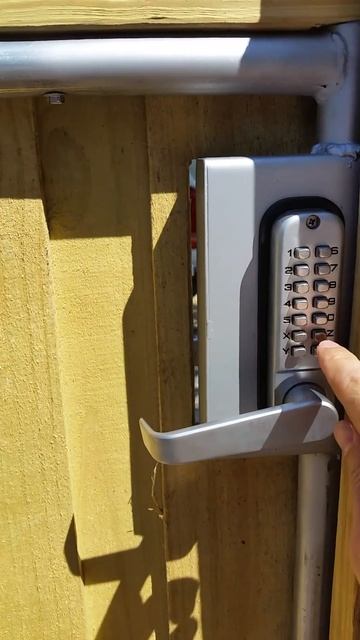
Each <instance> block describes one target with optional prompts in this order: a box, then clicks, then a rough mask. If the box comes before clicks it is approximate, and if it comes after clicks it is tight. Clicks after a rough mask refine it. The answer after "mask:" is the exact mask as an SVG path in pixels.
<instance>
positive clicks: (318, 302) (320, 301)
mask: <svg viewBox="0 0 360 640" xmlns="http://www.w3.org/2000/svg"><path fill="white" fill-rule="evenodd" d="M328 306H329V301H328V299H327V298H326V297H325V296H317V297H316V298H314V299H313V307H315V309H327V308H328Z"/></svg>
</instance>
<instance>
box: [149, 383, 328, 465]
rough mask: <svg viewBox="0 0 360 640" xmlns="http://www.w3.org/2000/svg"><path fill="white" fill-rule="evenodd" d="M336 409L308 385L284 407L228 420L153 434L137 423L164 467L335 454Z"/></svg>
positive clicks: (295, 392)
mask: <svg viewBox="0 0 360 640" xmlns="http://www.w3.org/2000/svg"><path fill="white" fill-rule="evenodd" d="M338 419H339V417H338V413H337V411H336V409H335V407H334V405H333V404H332V403H331V402H330V400H328V399H327V398H326V397H325V396H324V395H322V393H320V392H319V391H318V390H316V389H315V388H314V387H311V386H310V385H307V384H299V385H297V386H296V387H294V388H293V389H291V390H290V391H289V392H288V393H287V395H286V397H285V403H284V404H281V405H278V406H275V407H270V408H269V409H261V410H259V411H251V412H250V413H244V414H242V415H239V416H236V417H234V418H230V419H228V420H222V421H215V422H207V423H204V424H199V425H194V426H192V427H185V428H183V429H176V430H174V431H167V432H159V431H154V429H152V427H150V425H148V424H147V423H146V422H145V420H143V419H142V418H141V419H140V429H141V433H142V437H143V441H144V444H145V446H146V448H147V450H148V451H149V453H150V454H151V455H152V457H153V458H155V460H157V461H158V462H162V463H163V464H184V463H187V462H196V461H199V460H212V459H214V458H226V457H228V456H237V457H243V458H249V457H251V456H271V455H302V454H304V453H334V452H335V451H336V445H335V441H334V438H333V436H332V432H333V429H334V426H335V423H336V422H337V421H338Z"/></svg>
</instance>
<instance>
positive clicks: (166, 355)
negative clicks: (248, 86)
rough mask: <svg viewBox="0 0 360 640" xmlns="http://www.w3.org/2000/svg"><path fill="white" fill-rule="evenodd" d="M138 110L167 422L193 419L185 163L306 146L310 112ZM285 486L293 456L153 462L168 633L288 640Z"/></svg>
mask: <svg viewBox="0 0 360 640" xmlns="http://www.w3.org/2000/svg"><path fill="white" fill-rule="evenodd" d="M146 105H147V108H146V113H147V128H148V144H149V173H150V187H151V201H152V229H153V245H154V278H155V300H156V317H157V330H158V345H159V376H160V398H161V415H162V427H163V429H168V428H170V427H177V426H185V425H189V424H191V422H192V409H191V366H190V351H191V345H190V313H189V309H190V292H189V273H190V267H189V228H188V203H187V171H188V164H189V162H190V160H191V159H192V158H194V157H202V156H212V155H222V156H226V155H235V154H240V155H241V154H264V155H268V154H274V153H275V154H276V153H278V154H284V153H300V152H307V151H308V150H309V149H310V147H311V144H312V142H313V140H314V136H315V109H314V107H313V104H312V102H311V101H308V100H305V99H299V98H276V99H275V98H259V97H247V98H245V97H229V98H225V97H221V98H218V97H212V98H210V97H201V98H197V97H192V98H190V97H182V98H156V97H153V98H147V99H146ZM229 233H231V230H229ZM296 484H297V462H296V460H295V459H288V458H283V459H276V460H260V461H258V460H231V461H220V462H214V463H209V464H206V463H201V464H194V465H189V466H186V467H178V468H176V467H175V468H165V469H164V507H165V531H166V550H167V561H168V563H167V575H168V583H169V616H170V620H171V624H172V627H171V628H172V630H173V636H172V637H174V638H186V637H190V638H193V637H194V638H198V639H199V640H200V639H202V638H206V640H219V638H236V639H237V640H249V639H251V640H263V639H264V633H265V635H266V639H267V640H278V639H279V638H284V639H286V638H289V637H290V636H291V631H290V627H291V616H292V579H293V564H294V543H295V521H296V516H295V514H296ZM264 630H266V631H264Z"/></svg>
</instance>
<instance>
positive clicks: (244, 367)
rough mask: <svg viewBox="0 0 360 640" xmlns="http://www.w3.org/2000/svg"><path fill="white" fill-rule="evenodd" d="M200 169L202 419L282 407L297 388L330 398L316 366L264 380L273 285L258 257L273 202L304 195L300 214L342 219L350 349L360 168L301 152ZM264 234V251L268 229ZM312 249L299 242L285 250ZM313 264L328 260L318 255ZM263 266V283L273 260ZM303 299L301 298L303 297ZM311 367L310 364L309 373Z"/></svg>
mask: <svg viewBox="0 0 360 640" xmlns="http://www.w3.org/2000/svg"><path fill="white" fill-rule="evenodd" d="M196 164H197V179H196V211H197V245H198V261H197V269H198V305H199V306H198V335H199V378H200V379H199V392H200V393H199V395H200V420H201V421H202V422H205V421H208V420H218V419H222V418H226V417H227V416H229V415H236V414H237V413H240V414H241V413H245V412H249V411H255V410H256V409H258V408H262V407H266V406H272V405H274V404H281V403H282V402H283V399H284V396H285V394H286V392H287V391H288V390H289V388H291V387H292V386H294V385H295V384H298V383H303V382H309V383H312V384H315V385H318V386H320V387H322V388H323V389H324V390H325V391H326V387H324V379H323V377H322V375H321V372H320V371H319V370H318V369H317V368H313V369H311V368H310V369H307V368H296V367H295V368H293V369H291V370H289V371H286V370H285V371H284V372H282V371H281V367H277V365H276V367H275V366H274V367H273V369H272V370H273V371H276V372H277V371H278V370H279V371H280V373H279V374H277V375H276V376H274V377H273V378H271V376H269V375H268V373H269V354H271V353H272V351H273V350H274V348H272V347H271V345H269V330H270V329H269V327H270V325H271V322H272V313H271V311H270V310H269V304H268V302H269V293H270V292H269V287H268V285H267V284H264V281H261V280H260V281H259V271H261V266H262V259H263V256H262V253H263V251H262V247H261V246H260V231H261V230H260V225H261V223H262V220H263V219H264V218H266V213H267V212H268V211H269V210H270V209H271V208H272V207H273V205H274V204H275V203H279V202H280V201H285V200H287V199H291V200H292V201H295V200H299V199H301V198H304V199H306V200H307V201H308V204H307V206H306V209H310V208H312V207H316V208H317V209H321V210H322V211H323V213H324V214H326V211H329V212H330V215H331V214H332V211H333V210H338V211H339V212H340V213H341V216H342V218H343V225H344V230H343V238H344V251H343V255H342V278H341V279H342V294H343V295H342V302H341V305H340V306H339V305H337V327H338V340H339V341H340V342H342V344H345V345H346V344H347V341H348V334H349V325H350V318H351V303H352V288H353V273H354V261H355V246H356V224H357V208H358V171H359V169H358V166H357V165H358V163H357V162H356V161H353V160H351V159H349V158H341V157H335V156H325V155H324V156H311V155H307V156H288V157H269V158H257V157H255V158H248V157H243V158H241V157H239V158H207V159H203V160H198V161H197V163H196ZM319 203H320V204H319ZM327 203H329V206H325V205H326V204H327ZM330 204H332V205H333V207H331V206H330ZM301 206H302V205H301ZM295 208H299V207H297V206H295V205H292V206H291V207H287V210H288V211H289V209H295ZM284 211H285V210H284V209H283V211H282V212H283V213H284ZM273 223H274V220H272V222H271V224H273ZM320 228H321V227H320ZM331 228H333V227H331ZM331 233H332V231H331ZM337 233H338V232H337ZM265 236H266V237H265V242H266V244H267V245H268V246H269V245H270V236H271V226H269V228H268V233H266V234H265ZM309 242H310V240H308V239H307V238H305V237H301V238H299V241H297V240H295V241H293V242H292V247H290V246H289V247H288V248H295V247H297V246H302V245H303V244H305V245H306V243H309ZM337 242H338V236H336V241H335V237H334V238H330V237H329V235H328V234H324V235H321V238H320V236H319V240H318V244H319V245H329V244H330V245H331V246H332V245H335V244H337ZM310 244H311V246H312V242H311V243H310ZM315 244H316V243H315ZM306 246H307V245H306ZM299 262H300V263H301V262H303V261H302V260H300V261H299ZM319 262H327V259H320V258H319ZM266 265H267V266H266V270H267V273H266V275H267V282H268V278H269V269H270V259H269V256H268V259H267V262H266ZM311 267H312V268H313V262H312V263H311ZM314 278H315V274H313V275H312V280H313V279H314ZM298 279H299V280H302V279H303V278H302V277H301V276H299V278H298ZM318 279H322V276H320V275H319V277H318ZM325 279H327V276H325ZM311 283H312V281H311ZM320 295H322V292H321V291H319V296H320ZM299 297H303V295H302V294H301V291H300V292H299ZM265 298H267V300H266V305H265V304H264V305H263V304H262V303H263V300H265ZM317 311H318V312H319V313H320V312H321V313H322V312H323V311H322V310H321V309H318V310H317ZM297 313H299V314H301V313H302V311H301V310H299V311H297ZM329 313H330V312H329ZM321 327H322V325H320V326H319V328H321ZM299 329H302V327H299ZM294 344H295V343H294ZM307 344H309V343H307ZM310 347H311V345H310ZM311 362H313V360H312V359H311ZM311 362H310V361H309V363H308V364H307V366H310V367H311V366H313V367H314V365H313V364H311ZM269 378H270V379H271V383H270V384H269Z"/></svg>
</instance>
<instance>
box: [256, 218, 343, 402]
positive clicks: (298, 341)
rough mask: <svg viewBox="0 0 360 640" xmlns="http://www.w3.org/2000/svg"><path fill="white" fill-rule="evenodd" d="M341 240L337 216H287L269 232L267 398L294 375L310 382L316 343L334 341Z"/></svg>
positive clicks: (338, 297)
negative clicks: (304, 375) (306, 375)
mask: <svg viewBox="0 0 360 640" xmlns="http://www.w3.org/2000/svg"><path fill="white" fill-rule="evenodd" d="M343 237H344V224H343V221H342V219H341V218H340V216H339V215H336V214H335V213H332V212H330V211H324V210H317V209H313V210H305V211H301V210H298V211H289V212H286V213H285V214H284V215H281V216H280V217H279V218H278V219H277V220H276V221H275V222H274V224H273V226H272V230H271V239H270V281H269V285H270V300H269V335H268V345H269V349H270V357H269V387H270V394H271V390H272V389H274V388H277V387H278V385H279V384H280V382H282V381H283V380H284V378H285V376H286V375H292V373H294V372H295V371H303V372H304V371H308V372H309V374H310V376H311V372H312V370H316V369H319V365H318V360H317V355H316V350H317V345H318V344H319V342H320V341H321V340H323V339H332V340H334V339H337V338H338V330H337V327H338V325H337V317H338V309H339V308H340V303H341V302H340V296H341V267H342V255H343ZM310 379H311V377H310Z"/></svg>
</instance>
